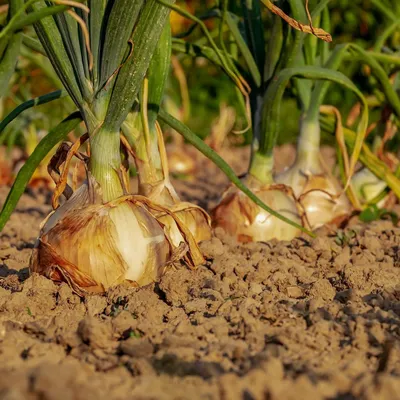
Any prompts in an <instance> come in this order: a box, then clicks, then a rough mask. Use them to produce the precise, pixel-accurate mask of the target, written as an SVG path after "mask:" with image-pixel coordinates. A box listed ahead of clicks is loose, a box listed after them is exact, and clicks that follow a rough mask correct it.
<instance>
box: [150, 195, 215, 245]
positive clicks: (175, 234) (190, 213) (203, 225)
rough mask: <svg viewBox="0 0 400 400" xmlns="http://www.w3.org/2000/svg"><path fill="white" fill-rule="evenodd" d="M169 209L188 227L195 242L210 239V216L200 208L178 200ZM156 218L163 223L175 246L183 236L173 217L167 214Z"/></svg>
mask: <svg viewBox="0 0 400 400" xmlns="http://www.w3.org/2000/svg"><path fill="white" fill-rule="evenodd" d="M169 209H170V210H171V211H172V212H173V213H174V214H175V217H176V218H179V220H180V221H181V222H182V223H183V224H184V225H185V226H186V227H187V228H188V229H189V231H190V233H191V234H192V235H193V238H194V240H195V241H196V243H200V242H202V241H205V240H210V239H211V236H212V230H211V218H210V216H209V215H208V214H207V213H206V211H204V210H203V209H202V208H200V207H198V206H195V205H194V204H191V203H187V202H179V203H178V204H175V205H174V206H172V207H169ZM157 219H158V220H159V221H160V222H161V223H162V224H164V226H165V229H166V230H167V233H168V235H169V237H170V238H171V240H172V243H173V244H174V246H176V247H177V246H178V245H179V243H180V242H182V241H183V237H182V234H181V232H180V230H179V228H178V227H177V225H176V223H175V221H174V220H173V218H171V217H170V216H169V215H159V216H157Z"/></svg>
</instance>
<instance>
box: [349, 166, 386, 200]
mask: <svg viewBox="0 0 400 400" xmlns="http://www.w3.org/2000/svg"><path fill="white" fill-rule="evenodd" d="M351 184H352V187H353V189H354V191H355V194H356V196H357V198H358V199H359V200H360V202H361V204H368V203H369V202H371V201H372V200H373V199H374V198H376V197H377V196H379V195H380V194H381V193H382V192H383V191H384V190H385V188H386V186H387V184H386V182H385V181H382V180H381V179H379V178H378V177H377V176H376V175H374V174H373V173H372V172H371V171H370V170H369V169H368V168H361V169H360V170H359V171H357V172H356V173H355V174H354V175H353V176H352V178H351ZM387 197H388V196H386V197H384V198H383V199H382V200H381V201H379V202H378V204H377V206H378V207H384V206H385V203H386V200H387Z"/></svg>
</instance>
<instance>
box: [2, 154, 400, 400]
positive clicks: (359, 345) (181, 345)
mask: <svg viewBox="0 0 400 400" xmlns="http://www.w3.org/2000/svg"><path fill="white" fill-rule="evenodd" d="M288 154H289V156H290V151H289V150H288ZM247 158H248V156H247V154H245V153H243V151H237V152H236V151H231V152H230V161H231V163H232V165H233V166H234V167H235V169H236V171H237V172H238V173H241V172H244V170H245V168H246V162H247V161H246V160H247ZM210 176H211V177H212V179H210ZM175 183H176V182H175ZM225 184H226V179H225V178H224V177H223V176H222V175H221V174H220V173H218V172H217V171H215V174H214V172H210V173H209V176H208V177H206V176H205V175H202V173H201V171H200V172H199V177H198V180H196V184H195V183H190V182H178V183H177V187H178V189H179V192H180V193H181V194H182V196H183V197H184V198H185V200H192V201H194V202H197V203H200V204H202V205H207V206H210V205H213V204H215V202H216V201H217V199H218V194H219V193H221V189H222V188H223V187H224V185H225ZM7 190H8V189H7V188H1V189H0V199H4V198H5V196H6V194H7ZM48 204H49V196H48V193H39V192H38V191H31V190H28V191H27V193H26V194H24V196H23V198H22V199H21V201H20V204H19V207H18V210H17V211H16V212H15V213H14V214H13V216H12V218H11V220H10V222H9V223H8V224H7V226H6V228H5V229H4V231H3V232H2V233H1V236H0V259H1V261H0V399H4V400H14V399H29V400H31V399H32V400H33V399H35V400H36V399H37V400H39V399H40V400H53V399H57V400H58V399H71V400H72V399H85V400H86V399H95V400H102V399H121V400H122V399H146V400H150V399H209V400H214V399H224V400H231V399H232V400H235V399H241V400H252V399H270V400H278V399H279V400H285V399H293V400H294V399H312V400H315V399H317V400H318V399H330V400H331V399H332V400H333V399H336V400H353V399H366V400H395V399H400V344H399V338H400V229H399V228H397V227H394V226H393V225H392V223H391V222H389V221H378V222H373V223H370V224H368V225H363V224H359V223H354V224H353V225H352V226H351V228H347V229H346V230H344V231H339V232H336V233H330V231H328V230H326V229H323V230H320V231H319V232H318V237H317V238H316V239H309V238H307V237H301V238H297V239H294V240H292V241H291V242H278V241H270V242H268V243H250V244H244V245H239V244H237V243H235V242H233V241H232V240H231V239H229V238H227V237H224V235H223V233H222V232H220V231H217V232H216V235H215V237H214V238H213V239H212V240H210V241H209V242H205V243H203V244H202V245H201V248H202V250H203V252H204V254H205V256H206V260H207V261H206V263H205V264H204V265H203V266H201V267H199V268H198V269H197V270H196V271H190V270H188V269H186V268H185V267H184V266H181V267H177V268H176V269H175V270H173V271H170V272H169V273H167V274H166V275H165V276H164V277H163V278H162V279H161V281H160V282H159V283H156V284H152V285H150V286H147V287H143V288H139V289H135V288H131V287H127V286H124V285H122V286H119V287H116V288H113V289H111V290H109V291H108V292H107V293H106V294H105V295H104V296H98V295H96V296H89V297H86V298H85V299H81V298H80V297H78V296H77V295H75V294H73V293H72V291H71V289H70V288H69V287H68V286H67V285H65V284H62V285H60V286H57V285H55V284H54V283H53V282H51V281H50V280H48V279H46V278H44V277H41V276H36V275H34V276H29V273H28V268H27V267H28V264H29V257H30V253H31V249H32V247H33V244H34V241H35V237H36V235H37V233H38V230H39V224H40V222H41V220H42V219H43V218H44V217H45V216H46V214H47V213H48V211H49V210H50V207H49V205H48Z"/></svg>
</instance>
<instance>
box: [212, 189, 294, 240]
mask: <svg viewBox="0 0 400 400" xmlns="http://www.w3.org/2000/svg"><path fill="white" fill-rule="evenodd" d="M247 186H248V187H249V188H250V189H251V190H252V191H253V193H254V194H255V195H256V196H258V197H259V198H260V199H261V200H262V201H263V202H264V203H265V204H266V205H268V206H269V207H271V208H272V209H273V210H275V211H277V212H279V213H280V214H282V215H284V216H285V217H287V218H289V219H290V220H292V221H293V222H296V223H298V224H300V225H301V224H302V221H301V217H300V215H299V210H298V207H297V205H296V202H295V200H294V199H293V198H292V197H291V196H290V194H288V193H287V192H286V190H284V188H283V185H266V186H265V187H259V185H257V187H256V188H255V187H254V182H253V185H248V184H247ZM211 216H212V221H213V227H214V228H217V227H220V228H223V229H224V231H225V232H226V233H227V234H228V235H229V236H232V237H234V238H235V239H236V240H237V241H239V242H243V243H246V242H265V241H267V240H271V239H278V240H291V239H293V238H294V237H296V236H297V235H298V234H299V233H300V230H299V229H298V228H296V227H293V226H291V225H289V224H287V223H286V222H284V221H282V220H280V219H279V218H277V217H275V216H272V215H271V214H270V213H268V212H267V211H265V210H264V209H262V208H261V207H259V206H257V205H256V204H255V203H254V202H253V201H252V200H250V199H249V198H248V197H247V196H246V195H245V194H244V193H243V192H241V191H240V190H238V189H237V188H236V187H234V186H231V187H230V188H229V189H228V190H227V191H226V192H225V193H224V195H223V197H222V199H221V201H220V203H219V204H218V205H217V206H216V207H215V209H214V210H213V211H212V214H211Z"/></svg>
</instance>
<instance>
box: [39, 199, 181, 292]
mask: <svg viewBox="0 0 400 400" xmlns="http://www.w3.org/2000/svg"><path fill="white" fill-rule="evenodd" d="M82 192H83V191H77V192H76V194H75V195H74V196H72V197H71V199H69V200H68V201H67V202H66V203H65V204H64V205H63V206H61V207H60V208H58V209H57V210H56V211H55V212H54V213H53V214H52V215H50V217H49V218H48V219H47V221H45V223H44V225H43V227H42V230H41V234H40V236H39V238H38V240H37V243H36V246H35V249H34V252H33V254H32V257H31V271H32V272H37V273H40V274H43V275H45V276H47V277H48V278H50V279H52V280H55V281H59V282H60V281H64V282H67V283H69V284H70V285H71V286H72V287H73V288H74V289H75V291H76V292H77V293H79V294H83V293H85V292H103V291H105V290H107V289H108V288H109V287H111V286H114V285H117V284H119V283H121V282H123V281H129V282H131V283H133V284H135V285H145V284H148V283H150V282H153V281H155V280H157V279H158V278H159V277H160V276H161V274H162V273H163V270H164V267H165V265H166V264H167V262H168V261H169V259H170V256H171V254H172V253H173V248H174V247H173V246H172V243H171V241H170V239H169V238H168V237H167V235H166V233H165V232H164V227H163V224H162V223H160V222H159V221H158V220H157V219H156V218H155V217H154V216H153V215H152V213H151V212H150V211H149V209H148V208H147V207H146V206H145V205H143V203H140V202H136V201H132V198H134V196H128V197H127V198H126V199H123V200H121V201H118V202H115V203H112V202H111V203H107V204H87V202H86V200H87V196H85V195H82Z"/></svg>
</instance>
